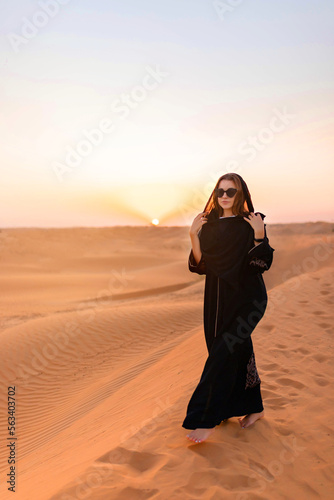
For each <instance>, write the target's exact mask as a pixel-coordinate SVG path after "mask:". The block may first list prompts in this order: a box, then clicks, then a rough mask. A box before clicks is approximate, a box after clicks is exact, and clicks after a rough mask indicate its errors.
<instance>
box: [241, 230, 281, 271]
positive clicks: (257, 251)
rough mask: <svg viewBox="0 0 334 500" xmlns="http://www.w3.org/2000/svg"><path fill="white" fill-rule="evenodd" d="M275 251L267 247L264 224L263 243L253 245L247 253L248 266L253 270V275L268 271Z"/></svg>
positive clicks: (267, 241) (267, 240)
mask: <svg viewBox="0 0 334 500" xmlns="http://www.w3.org/2000/svg"><path fill="white" fill-rule="evenodd" d="M274 251H275V249H274V248H272V247H271V246H270V245H269V239H268V236H267V230H266V224H265V225H264V241H262V242H261V243H259V244H258V245H255V246H254V247H253V248H251V249H250V250H249V252H248V256H247V262H248V265H249V266H250V267H251V268H252V269H253V270H254V273H261V274H263V273H264V271H268V270H269V269H270V267H271V264H272V262H273V254H274Z"/></svg>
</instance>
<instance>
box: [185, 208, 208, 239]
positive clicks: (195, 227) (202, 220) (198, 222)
mask: <svg viewBox="0 0 334 500" xmlns="http://www.w3.org/2000/svg"><path fill="white" fill-rule="evenodd" d="M208 213H209V212H201V213H200V214H198V215H196V217H195V219H194V220H193V223H192V225H191V227H190V229H189V234H190V235H196V234H197V233H198V231H199V230H200V229H201V227H202V226H203V224H206V223H207V222H208V221H207V220H206V216H207V214H208Z"/></svg>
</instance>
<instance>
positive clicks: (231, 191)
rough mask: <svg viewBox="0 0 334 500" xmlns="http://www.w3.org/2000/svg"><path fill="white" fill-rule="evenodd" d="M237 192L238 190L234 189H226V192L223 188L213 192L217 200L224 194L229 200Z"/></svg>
mask: <svg viewBox="0 0 334 500" xmlns="http://www.w3.org/2000/svg"><path fill="white" fill-rule="evenodd" d="M237 191H238V190H237V189H235V188H228V189H227V190H226V191H225V189H223V188H217V189H216V190H215V193H216V196H217V198H222V196H224V193H226V194H227V196H228V197H229V198H233V196H235V194H236V193H237Z"/></svg>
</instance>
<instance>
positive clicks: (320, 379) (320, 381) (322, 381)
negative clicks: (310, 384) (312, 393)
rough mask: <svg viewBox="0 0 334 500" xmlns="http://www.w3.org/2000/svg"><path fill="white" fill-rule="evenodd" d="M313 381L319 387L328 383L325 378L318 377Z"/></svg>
mask: <svg viewBox="0 0 334 500" xmlns="http://www.w3.org/2000/svg"><path fill="white" fill-rule="evenodd" d="M314 380H315V383H316V384H318V385H320V386H321V387H324V386H326V385H328V384H329V383H330V382H329V380H326V379H325V378H322V377H319V376H318V377H315V378H314Z"/></svg>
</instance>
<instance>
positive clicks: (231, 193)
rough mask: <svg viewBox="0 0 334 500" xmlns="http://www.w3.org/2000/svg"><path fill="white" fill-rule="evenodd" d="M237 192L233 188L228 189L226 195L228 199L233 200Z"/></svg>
mask: <svg viewBox="0 0 334 500" xmlns="http://www.w3.org/2000/svg"><path fill="white" fill-rule="evenodd" d="M236 192H237V190H236V189H235V188H230V189H228V190H227V191H226V194H227V196H228V197H229V198H233V196H234V195H235V193H236Z"/></svg>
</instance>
